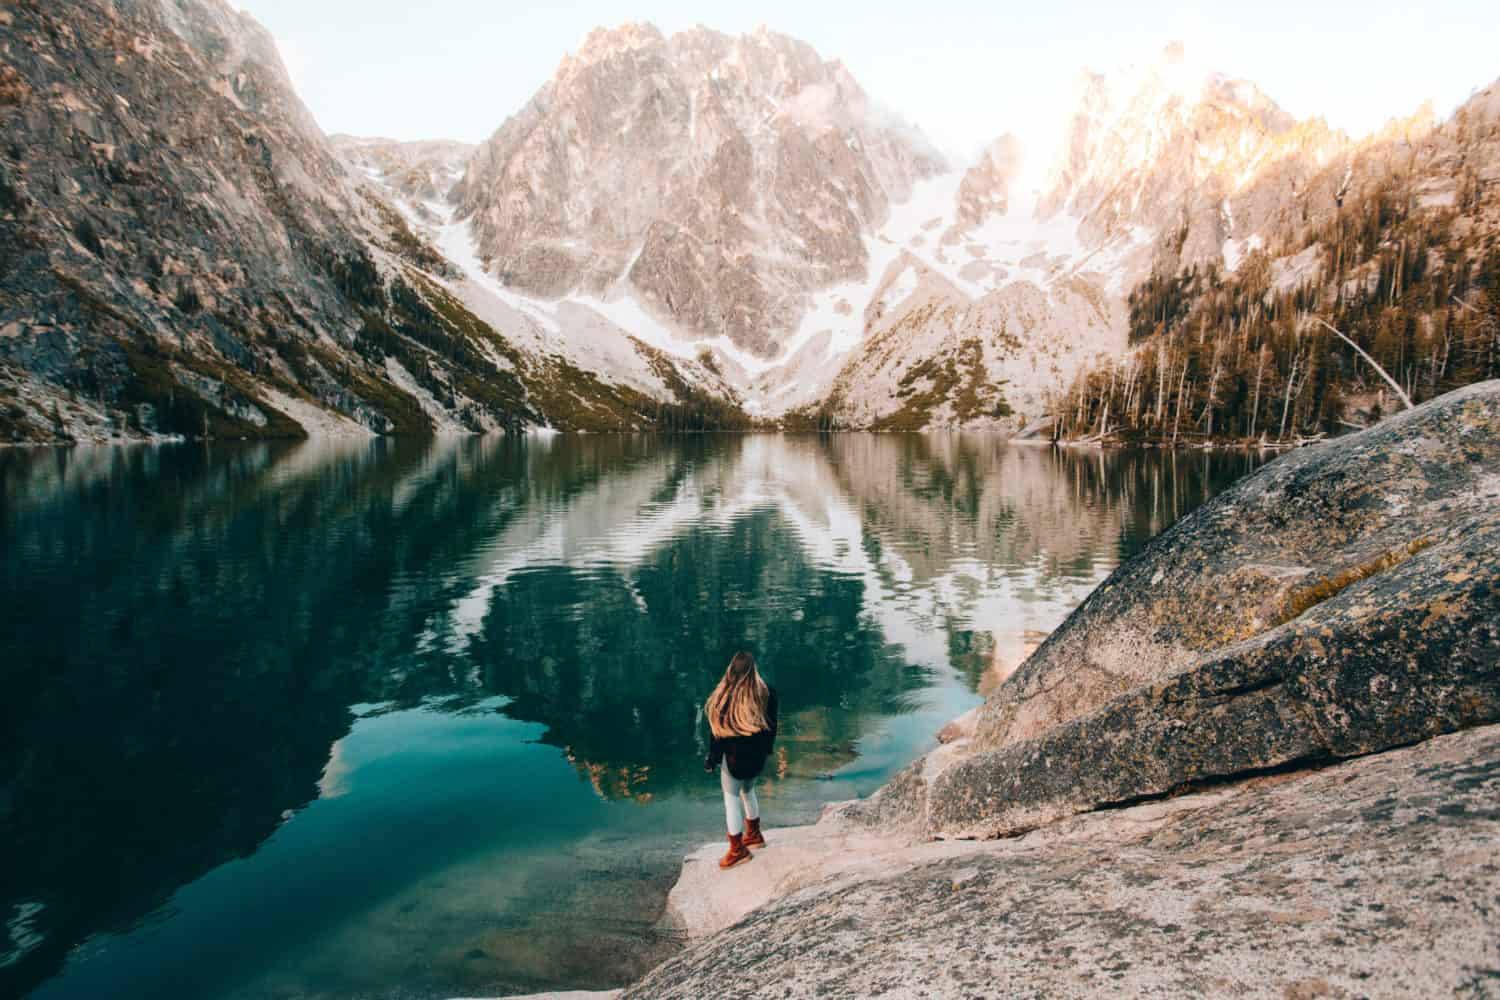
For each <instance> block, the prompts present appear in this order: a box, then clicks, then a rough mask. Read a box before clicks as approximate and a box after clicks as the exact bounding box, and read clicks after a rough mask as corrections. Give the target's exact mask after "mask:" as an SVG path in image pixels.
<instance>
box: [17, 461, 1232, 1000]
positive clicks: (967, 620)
mask: <svg viewBox="0 0 1500 1000" xmlns="http://www.w3.org/2000/svg"><path fill="white" fill-rule="evenodd" d="M1254 464H1255V459H1253V458H1252V457H1249V456H1246V455H1244V454H1240V453H1207V454H1205V453H1195V454H1191V455H1189V454H1172V453H1162V452H1144V453H1121V454H1101V453H1099V452H1093V451H1055V450H1051V449H1046V448H1027V447H1008V446H1005V445H1004V444H1002V443H999V442H996V441H994V440H993V439H990V438H987V437H984V436H978V435H974V436H969V435H950V436H941V435H935V436H915V435H914V436H873V435H839V436H833V437H818V436H805V437H800V436H781V435H758V436H700V437H681V438H674V437H660V436H656V437H648V436H603V435H596V436H580V437H555V438H550V439H549V438H528V439H499V438H496V439H472V438H470V439H438V440H436V441H431V442H418V441H391V440H377V441H371V442H365V441H358V442H310V443H303V444H287V445H269V444H243V445H238V446H232V447H231V446H225V445H221V444H212V445H208V446H204V445H198V444H185V445H176V446H163V447H147V446H138V447H119V448H76V449H70V450H55V451H50V450H49V451H20V450H9V451H0V596H3V602H0V683H3V684H4V690H5V692H6V697H5V698H4V699H0V706H3V707H0V712H3V713H4V720H3V721H4V726H3V737H0V740H3V742H0V824H3V833H4V836H3V841H0V844H3V849H4V859H3V863H0V994H3V995H10V994H16V995H28V994H29V995H34V996H36V997H45V998H63V997H69V998H71V997H80V998H82V997H88V998H97V997H102V996H108V997H162V996H182V997H210V998H212V997H226V998H236V1000H238V998H250V997H286V998H294V997H295V998H312V997H317V998H350V997H403V998H404V997H447V996H456V995H474V994H491V995H493V994H500V993H504V992H514V991H522V990H536V989H545V988H558V987H604V986H609V985H615V984H619V983H621V982H624V981H626V980H628V979H630V978H631V977H633V976H635V975H638V974H639V973H640V972H641V971H643V970H644V969H645V968H646V967H648V966H649V965H651V964H653V963H654V962H655V961H658V960H659V959H660V958H662V957H663V956H664V955H666V954H669V953H670V951H671V950H672V949H673V948H674V947H676V943H675V942H674V940H673V939H672V937H671V936H670V935H669V934H667V933H665V932H664V931H662V930H661V929H660V928H659V927H658V924H657V921H658V919H659V918H660V916H661V913H662V908H663V905H664V902H665V897H666V892H667V890H668V888H669V887H670V885H671V883H672V881H673V880H674V878H675V876H676V870H677V864H678V862H679V860H680V857H681V854H682V852H683V850H684V849H686V848H687V847H689V846H691V845H693V844H695V843H698V842H701V841H703V840H706V839H710V838H713V837H718V836H721V835H722V833H721V831H722V818H721V815H720V811H719V809H720V806H719V799H718V792H717V783H716V781H715V780H714V779H713V778H711V777H709V776H706V775H704V774H703V773H702V770H701V761H702V757H703V751H704V734H703V731H702V729H701V728H700V723H699V722H698V718H697V706H698V704H699V703H700V702H701V701H702V699H703V697H704V696H705V695H706V694H707V692H708V690H709V689H710V688H711V687H712V685H713V684H714V682H715V680H716V679H717V677H718V674H719V672H720V671H721V670H722V669H723V666H724V664H725V663H726V662H727V661H728V659H729V657H730V655H731V654H732V653H733V652H734V651H735V650H736V649H737V648H740V647H742V646H743V647H748V648H750V649H752V650H753V651H754V652H755V653H756V654H757V656H758V657H759V658H760V660H761V662H762V666H763V669H764V670H765V672H766V674H767V675H768V677H769V679H770V680H771V681H772V683H774V684H775V685H776V686H777V688H778V691H779V693H780V696H781V703H782V713H783V726H782V740H781V743H780V745H779V747H778V753H777V756H776V757H775V759H774V760H773V761H772V763H771V765H770V766H769V767H768V771H767V777H766V779H765V782H764V785H763V788H762V792H761V799H762V804H763V807H764V809H765V813H766V818H767V824H768V827H772V828H774V826H775V825H777V824H783V823H786V824H790V823H797V822H807V821H810V820H811V819H813V818H815V817H816V815H817V813H818V811H819V809H820V808H821V807H822V805H823V804H825V803H827V802H831V801H836V800H839V799H845V798H849V797H852V796H856V795H865V794H868V793H869V792H871V791H872V790H874V789H875V788H877V787H878V786H879V785H880V784H881V783H882V782H883V781H884V780H885V779H886V778H887V777H889V775H890V774H891V773H893V772H894V771H895V770H896V769H898V768H899V767H901V766H902V765H904V764H905V763H907V762H908V761H910V760H911V759H912V758H913V757H914V756H916V755H917V754H919V753H921V752H922V751H924V750H926V749H927V748H929V747H931V746H932V745H934V743H935V740H934V735H933V734H934V733H935V732H936V731H937V729H938V728H939V727H940V726H941V725H942V724H943V722H945V721H946V720H947V719H949V718H951V717H953V716H955V715H957V714H959V713H960V712H962V711H965V710H966V709H968V708H969V707H971V706H972V705H974V704H976V703H977V702H978V700H979V696H978V694H977V693H976V691H977V689H978V687H979V685H980V683H981V675H982V674H983V671H984V669H985V667H986V665H987V664H988V663H990V661H991V659H992V658H994V657H997V656H998V657H999V658H1000V659H1002V660H1007V661H1009V660H1013V659H1014V658H1015V657H1016V656H1018V655H1019V653H1020V650H1021V649H1022V648H1023V647H1022V644H1023V643H1024V642H1025V641H1026V638H1027V636H1028V633H1033V634H1034V633H1035V632H1038V631H1046V630H1048V629H1050V628H1052V627H1053V626H1055V625H1056V624H1057V623H1058V622H1059V621H1060V620H1061V619H1062V618H1063V617H1064V616H1065V615H1066V614H1067V612H1068V611H1069V610H1070V609H1071V608H1072V607H1073V606H1075V605H1076V604H1077V602H1078V601H1079V600H1081V599H1082V597H1083V596H1084V595H1085V594H1086V593H1087V592H1088V591H1089V589H1091V588H1092V587H1093V586H1094V585H1095V584H1096V583H1097V582H1099V581H1100V580H1102V579H1103V578H1104V577H1105V576H1106V575H1107V574H1108V573H1109V572H1110V570H1111V569H1112V568H1113V567H1114V566H1115V565H1116V564H1117V563H1118V561H1119V560H1120V559H1121V558H1122V557H1123V556H1125V555H1128V554H1130V553H1131V552H1134V551H1136V550H1137V549H1139V548H1140V547H1141V546H1142V545H1143V544H1144V543H1145V542H1146V541H1147V540H1148V539H1149V538H1150V537H1151V536H1152V535H1154V534H1156V533H1157V532H1159V531H1160V530H1161V529H1162V528H1164V527H1166V526H1167V525H1168V524H1170V523H1171V522H1172V521H1173V520H1174V519H1175V518H1177V517H1179V516H1181V515H1182V514H1183V513H1185V512H1186V511H1188V510H1190V509H1191V508H1192V507H1193V506H1195V505H1196V504H1198V503H1200V502H1202V500H1204V499H1206V498H1207V497H1208V496H1211V495H1212V494H1213V493H1215V492H1216V491H1218V490H1219V489H1221V488H1223V486H1225V485H1227V484H1228V483H1229V482H1231V481H1233V479H1235V478H1237V477H1238V476H1239V475H1242V474H1243V473H1244V472H1246V471H1248V470H1249V469H1250V468H1251V467H1253V465H1254Z"/></svg>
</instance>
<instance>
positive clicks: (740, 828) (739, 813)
mask: <svg viewBox="0 0 1500 1000" xmlns="http://www.w3.org/2000/svg"><path fill="white" fill-rule="evenodd" d="M719 787H720V788H722V789H723V790H724V822H725V823H727V824H728V826H729V832H730V833H735V834H740V833H744V832H745V819H746V817H749V818H750V819H760V803H759V802H758V801H756V798H755V779H754V778H751V779H750V780H748V781H741V780H740V779H739V778H736V777H735V776H734V775H732V774H730V773H729V765H728V764H727V763H724V764H720V765H719Z"/></svg>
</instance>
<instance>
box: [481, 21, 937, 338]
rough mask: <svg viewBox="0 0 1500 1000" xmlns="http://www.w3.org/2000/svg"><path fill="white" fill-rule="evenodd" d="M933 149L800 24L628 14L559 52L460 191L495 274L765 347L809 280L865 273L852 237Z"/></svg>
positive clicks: (554, 294) (697, 333) (922, 170)
mask: <svg viewBox="0 0 1500 1000" xmlns="http://www.w3.org/2000/svg"><path fill="white" fill-rule="evenodd" d="M599 163H609V164H610V165H611V168H610V169H609V170H607V171H601V170H599V169H597V165H598V164H599ZM942 167H943V164H942V162H941V160H940V158H938V157H937V156H936V155H935V154H934V153H932V152H931V149H930V147H929V146H928V145H927V144H926V142H925V140H923V139H921V137H920V135H919V134H916V133H915V132H914V130H911V129H909V128H908V127H904V126H902V124H901V123H899V122H897V121H895V120H894V118H893V116H890V115H888V114H885V113H883V112H882V111H881V109H880V108H879V106H878V105H876V104H875V103H874V102H873V101H871V100H870V99H869V98H868V96H867V95H866V94H865V93H864V91H863V90H862V89H861V88H860V86H859V84H858V83H857V82H856V81H855V80H854V79H853V77H852V76H851V75H850V74H849V72H848V70H847V69H846V68H845V67H844V66H843V65H842V64H840V63H836V62H832V61H828V60H825V59H823V58H822V57H821V56H820V55H819V54H818V53H817V52H816V51H815V50H814V49H812V47H811V46H808V45H807V44H805V43H803V42H799V41H797V40H795V39H792V38H789V37H787V36H785V35H780V34H777V33H775V32H771V31H767V30H761V31H757V32H756V33H754V34H751V35H746V36H741V37H733V36H729V35H725V34H722V33H719V32H714V31H710V30H708V29H706V28H701V27H700V28H693V29H690V30H688V31H683V32H679V33H677V34H675V35H672V36H671V37H669V38H668V37H663V36H662V35H661V33H660V32H658V31H656V30H655V29H654V28H650V27H649V26H640V25H626V26H624V27H622V28H617V29H614V30H612V31H607V32H595V33H594V34H591V35H590V36H589V38H588V39H586V40H585V43H584V46H583V49H582V50H581V51H580V53H579V54H578V55H577V56H570V57H568V58H567V59H565V60H564V61H563V63H562V65H561V66H560V67H559V69H558V72H557V74H556V75H554V77H553V78H552V80H550V81H549V82H548V83H547V84H545V85H544V86H543V88H542V89H541V90H540V91H538V93H537V95H536V97H535V98H534V99H533V100H532V101H531V102H530V103H529V104H528V105H527V106H526V107H525V108H524V109H522V111H521V112H520V113H519V114H517V115H515V116H513V117H512V118H510V119H509V120H508V121H506V122H505V124H504V125H502V126H501V128H500V129H499V130H498V131H497V132H496V133H495V134H494V136H492V137H491V138H490V140H489V141H488V142H486V143H485V144H483V145H482V146H481V147H480V148H479V149H478V150H477V151H476V152H475V154H474V157H473V158H472V159H471V160H470V162H469V164H468V167H467V170H466V171H465V176H464V179H463V181H462V183H461V184H460V185H459V186H458V188H457V189H456V190H455V192H454V195H455V199H456V200H457V202H458V212H459V216H460V217H461V218H466V219H468V220H470V223H471V225H472V229H473V236H474V241H475V244H476V250H477V255H478V256H479V258H480V259H481V260H482V261H483V262H484V263H485V266H486V267H487V269H488V270H489V272H490V273H491V274H493V275H494V276H495V277H496V278H497V279H499V280H500V281H501V282H502V283H503V284H504V285H506V286H507V287H509V288H512V289H514V290H516V291H517V292H521V293H524V294H527V295H532V296H537V297H542V298H551V299H557V298H561V297H564V296H572V297H583V298H592V299H598V300H602V301H620V300H623V299H630V300H633V301H634V302H636V303H638V304H639V305H640V306H642V307H643V308H644V309H645V310H646V312H647V313H648V314H649V315H650V316H651V317H653V319H654V320H655V321H656V322H658V323H660V324H661V325H662V326H663V327H665V328H667V329H669V330H670V331H672V332H673V333H676V334H678V335H682V336H686V337H687V338H688V339H701V338H715V337H720V336H722V337H725V338H727V340H728V341H729V342H730V343H732V345H733V346H734V347H735V348H736V349H738V350H742V351H747V352H749V353H750V354H757V355H760V356H763V357H764V356H769V355H773V354H775V353H776V351H777V350H778V348H779V345H780V343H781V341H782V339H783V338H784V337H785V336H786V335H787V334H788V333H789V332H790V331H791V330H792V329H793V328H794V327H795V325H796V323H797V321H798V319H799V317H800V316H801V315H802V313H803V312H804V311H805V308H806V302H807V296H808V295H809V293H810V292H811V291H813V290H816V289H819V288H824V287H828V286H830V285H833V284H836V283H838V282H842V281H849V280H853V279H856V278H859V279H862V278H864V277H865V274H866V269H867V264H868V259H867V251H866V247H865V242H864V237H865V235H867V234H868V233H870V232H872V231H873V229H874V228H875V227H877V226H878V225H879V224H880V223H881V222H883V221H884V219H885V217H886V214H887V212H888V210H889V206H890V205H891V204H892V203H893V202H900V201H902V200H904V199H905V198H906V197H907V196H908V195H909V193H910V189H911V185H912V183H913V182H914V181H916V180H918V179H920V178H922V177H926V176H929V175H931V174H933V173H936V172H938V171H939V170H940V169H941V168H942Z"/></svg>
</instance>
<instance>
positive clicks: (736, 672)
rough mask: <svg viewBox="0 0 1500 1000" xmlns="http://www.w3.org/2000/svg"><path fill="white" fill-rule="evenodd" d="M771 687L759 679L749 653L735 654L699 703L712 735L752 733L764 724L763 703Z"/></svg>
mask: <svg viewBox="0 0 1500 1000" xmlns="http://www.w3.org/2000/svg"><path fill="white" fill-rule="evenodd" d="M770 695H771V689H770V688H768V687H766V682H765V681H763V680H761V677H760V671H759V670H757V669H756V667H755V657H753V656H751V655H750V654H749V653H744V652H740V653H735V654H734V659H732V660H730V661H729V666H728V667H726V668H725V670H724V676H723V677H722V678H720V679H719V686H718V687H716V688H714V691H713V694H711V695H709V696H708V701H707V702H705V703H704V705H703V714H704V715H706V716H708V728H709V729H710V730H712V731H713V734H714V736H716V737H717V738H719V739H724V738H725V737H727V736H754V735H755V734H756V733H758V732H760V731H761V730H763V729H769V728H770V726H769V725H767V723H766V702H767V700H769V698H770Z"/></svg>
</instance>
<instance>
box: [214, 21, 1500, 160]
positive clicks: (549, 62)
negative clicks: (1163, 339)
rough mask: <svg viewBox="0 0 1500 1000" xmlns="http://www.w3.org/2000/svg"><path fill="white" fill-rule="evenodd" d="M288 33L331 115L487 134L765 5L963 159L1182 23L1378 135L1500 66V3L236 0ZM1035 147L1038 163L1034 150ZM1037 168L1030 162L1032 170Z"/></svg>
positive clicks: (1221, 50) (332, 120) (286, 55)
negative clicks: (659, 39) (620, 47)
mask: <svg viewBox="0 0 1500 1000" xmlns="http://www.w3.org/2000/svg"><path fill="white" fill-rule="evenodd" d="M235 2H237V4H238V6H240V7H241V9H243V10H246V11H248V12H249V13H250V14H252V15H253V16H254V17H256V18H257V19H258V20H259V21H260V22H261V23H262V24H264V25H265V26H266V27H267V28H268V29H269V30H270V31H271V33H272V34H273V35H274V36H275V37H276V39H277V43H278V45H279V47H280V49H281V52H282V57H283V59H284V60H285V62H286V63H287V67H288V69H289V70H290V72H291V74H292V78H293V81H294V82H295V83H296V85H297V89H298V91H299V93H300V94H301V96H302V99H303V101H305V102H306V103H307V105H308V107H309V108H311V109H312V112H313V114H314V116H315V117H316V118H317V120H318V123H319V124H320V125H321V126H322V127H323V129H324V131H326V132H330V133H333V132H348V133H352V134H355V135H384V136H390V137H393V138H398V139H421V138H451V139H464V140H469V141H479V140H481V139H483V138H485V137H487V136H488V135H489V134H490V133H492V132H493V131H494V130H495V129H496V128H498V127H499V125H500V123H501V122H503V121H504V120H505V118H506V117H507V116H508V115H510V114H511V113H512V112H514V111H515V110H517V109H518V108H520V107H521V106H522V105H523V104H525V102H526V101H527V100H528V99H529V98H530V97H531V95H532V94H533V93H534V92H535V91H536V89H537V88H538V87H540V86H541V85H542V83H543V82H545V81H546V80H547V78H548V77H549V76H551V74H552V72H553V70H554V69H555V68H556V66H557V63H558V61H559V60H560V59H561V58H562V57H563V56H564V55H565V54H566V53H568V52H570V51H573V50H575V49H576V48H577V47H578V45H579V43H580V42H581V41H582V40H583V37H584V35H586V34H587V33H588V31H589V29H591V28H593V27H596V26H601V25H602V26H611V27H612V26H615V25H618V24H621V23H623V22H625V21H650V22H652V23H653V24H655V25H656V26H657V27H659V28H661V29H662V30H663V31H664V32H667V33H669V34H670V33H671V32H673V31H677V30H681V29H683V28H686V27H690V26H692V25H693V24H699V23H701V24H705V25H707V26H708V27H711V28H715V29H717V30H720V31H724V32H728V33H731V34H739V33H743V32H749V31H752V30H754V29H755V28H756V27H757V26H758V25H761V24H764V25H766V26H768V27H770V28H772V29H773V30H776V31H780V32H784V33H786V34H789V35H792V36H794V37H797V38H800V39H802V40H803V41H806V42H808V43H809V44H811V45H812V46H813V47H814V48H815V49H817V50H818V52H819V53H820V54H821V55H822V56H823V57H824V58H836V59H841V60H843V62H844V63H845V65H847V66H848V67H849V69H850V71H851V72H852V73H853V75H854V77H855V79H857V80H859V81H860V83H861V84H862V85H863V86H864V87H865V89H866V90H867V91H868V92H869V93H870V94H871V95H872V96H874V97H876V98H877V99H879V100H880V101H882V102H883V103H885V104H886V105H888V106H890V107H891V108H893V109H895V110H896V111H897V112H898V113H899V114H901V115H902V116H904V117H905V118H907V119H908V120H909V121H911V122H912V123H913V124H915V125H917V126H918V127H920V128H921V129H922V130H923V131H924V132H926V133H927V135H928V136H929V137H930V138H932V139H933V141H934V142H936V143H937V144H938V145H939V146H940V147H941V148H943V149H944V150H945V151H946V152H948V153H949V154H950V156H952V157H953V158H955V159H956V160H959V161H966V160H968V159H970V158H972V157H973V155H974V154H975V153H976V151H977V150H979V149H980V148H982V146H983V145H984V144H985V143H987V142H989V141H990V140H991V139H993V138H995V137H996V136H998V135H1000V134H1001V133H1003V132H1006V131H1011V132H1015V133H1017V134H1018V135H1020V136H1021V138H1022V139H1023V141H1025V142H1026V144H1027V146H1028V147H1029V149H1028V153H1029V154H1031V155H1035V154H1036V149H1037V147H1038V146H1043V145H1048V144H1050V143H1051V142H1052V141H1053V139H1054V137H1055V135H1056V133H1057V132H1058V131H1059V130H1060V128H1061V125H1062V122H1063V121H1064V120H1065V118H1066V115H1067V113H1068V110H1069V108H1070V105H1071V97H1072V92H1073V89H1072V88H1073V81H1074V79H1075V78H1076V76H1077V74H1078V72H1079V70H1081V69H1083V68H1084V67H1088V68H1091V69H1096V70H1110V69H1113V68H1116V67H1119V66H1123V65H1126V64H1129V63H1132V62H1141V61H1145V60H1149V59H1151V58H1154V56H1155V54H1156V53H1158V52H1159V51H1160V50H1161V49H1162V48H1163V47H1164V46H1165V45H1166V44H1167V43H1168V42H1170V41H1172V40H1174V39H1180V40H1182V41H1183V42H1184V43H1185V44H1186V47H1187V53H1188V57H1189V61H1190V62H1191V63H1193V64H1195V65H1201V66H1204V67H1207V68H1212V69H1215V70H1219V71H1222V72H1224V73H1226V74H1228V75H1230V76H1237V77H1244V78H1245V79H1248V80H1251V81H1252V82H1254V83H1255V84H1256V85H1258V86H1259V87H1260V88H1261V90H1263V91H1264V92H1265V93H1266V94H1268V95H1269V96H1270V97H1271V98H1272V99H1273V100H1275V101H1276V102H1277V103H1279V104H1280V105H1281V106H1282V107H1284V108H1285V109H1287V110H1288V111H1290V112H1292V113H1293V114H1294V115H1296V116H1298V117H1306V116H1309V115H1318V114H1321V115H1323V116H1324V117H1325V118H1326V119H1328V121H1329V122H1330V123H1331V124H1332V125H1334V126H1335V127H1338V128H1343V129H1345V130H1346V131H1348V132H1350V133H1351V134H1353V135H1356V136H1358V135H1363V134H1365V133H1367V132H1369V131H1371V130H1373V129H1375V128H1377V127H1379V126H1380V125H1381V124H1382V123H1383V122H1385V121H1386V120H1387V119H1389V118H1391V117H1393V116H1404V115H1408V114H1411V113H1412V112H1414V111H1416V110H1417V108H1418V107H1419V106H1420V105H1421V104H1422V103H1423V101H1426V100H1431V101H1432V102H1433V104H1434V106H1435V108H1436V110H1437V111H1438V112H1439V113H1441V114H1444V115H1446V114H1447V113H1448V112H1450V111H1451V110H1452V109H1453V108H1454V107H1456V106H1457V105H1458V104H1460V103H1462V102H1463V101H1464V100H1465V99H1467V98H1468V96H1469V94H1470V93H1471V92H1472V91H1474V90H1475V89H1478V88H1481V87H1484V86H1486V85H1488V84H1490V83H1492V82H1494V80H1495V79H1496V77H1500V47H1497V45H1496V40H1497V38H1500V2H1495V0H1489V2H1483V0H1478V2H1466V3H1457V2H1452V3H1436V4H1402V5H1395V4H1389V5H1378V4H1375V5H1372V4H1364V3H1359V4H1355V3H1350V4H1342V5H1326V4H1325V5H1318V6H1310V5H1304V4H1281V3H1277V4H1233V5H1231V4H1211V3H1162V4H1131V5H1128V6H1126V5H1106V4H1097V5H1091V4H1083V3H1076V2H1073V0H1042V2H1035V0H1034V2H1032V3H1027V4H1016V3H984V2H980V0H970V2H959V0H902V2H900V3H893V2H884V0H834V2H828V0H817V2H813V0H761V2H751V3H736V4H715V3H690V2H686V0H635V2H633V3H629V4H622V3H619V2H613V3H605V2H602V0H542V2H539V3H518V2H515V0H506V2H494V0H489V2H487V0H427V2H425V3H421V4H412V3H410V2H409V0H235ZM1037 166H1038V164H1036V163H1034V162H1033V163H1029V164H1028V167H1029V168H1032V169H1035V168H1036V167H1037ZM1029 172H1030V170H1028V173H1029Z"/></svg>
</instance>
